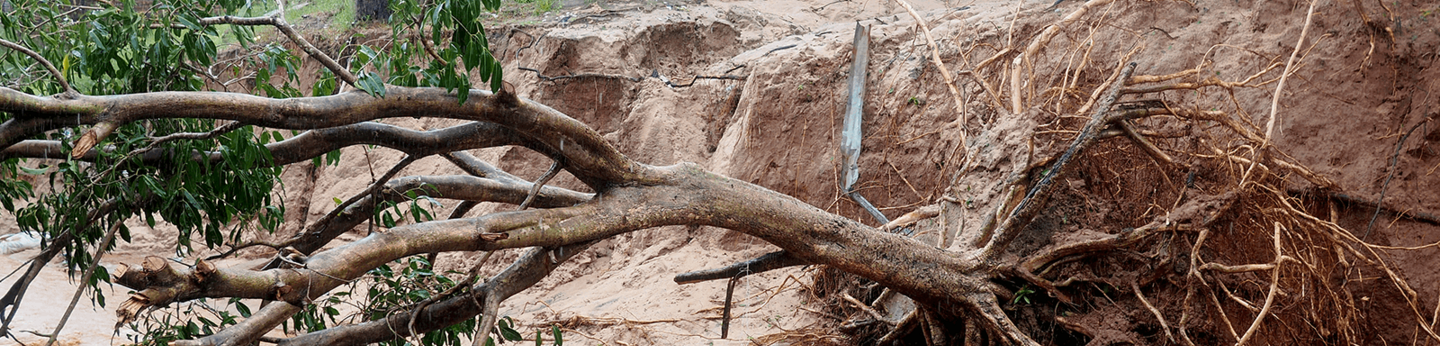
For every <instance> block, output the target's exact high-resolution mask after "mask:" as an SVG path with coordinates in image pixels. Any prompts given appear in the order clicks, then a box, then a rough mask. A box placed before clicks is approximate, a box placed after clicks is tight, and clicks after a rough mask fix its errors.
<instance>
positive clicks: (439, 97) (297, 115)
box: [0, 86, 654, 188]
mask: <svg viewBox="0 0 1440 346" xmlns="http://www.w3.org/2000/svg"><path fill="white" fill-rule="evenodd" d="M387 90H388V91H387V93H386V95H385V97H383V98H375V97H371V96H369V95H367V94H365V93H364V92H360V91H354V92H348V93H342V94H338V95H333V96H323V97H302V98H291V99H270V98H264V97H259V96H253V95H246V94H235V93H218V92H156V93H144V94H128V95H113V96H78V97H75V98H74V99H58V98H53V97H38V96H33V95H29V94H25V93H21V92H18V91H15V90H12V89H8V88H0V111H5V112H11V113H14V114H16V116H17V120H18V119H26V118H45V119H57V118H67V119H76V120H77V121H76V122H77V123H81V124H95V123H101V122H105V123H114V124H123V123H126V122H131V121H137V120H145V119H159V118H199V119H226V120H234V121H241V122H245V123H248V124H255V125H260V126H265V127H271V128H281V129H317V128H325V127H336V126H344V125H349V124H353V123H358V122H364V121H369V120H375V119H382V118H394V117H438V118H450V119H463V120H476V121H486V122H493V123H497V124H499V125H501V126H505V127H507V128H510V129H513V130H515V131H517V132H519V133H520V134H522V135H524V136H525V137H527V138H530V139H531V140H532V141H534V142H533V144H534V145H537V146H538V147H532V149H536V150H538V151H541V152H546V153H555V154H557V155H560V156H563V157H564V158H565V160H566V161H565V162H566V168H567V170H569V171H570V172H571V173H573V174H574V175H575V176H576V178H579V179H580V180H581V181H583V182H585V183H586V184H588V185H590V186H591V187H595V188H598V187H603V186H605V185H608V184H612V183H618V182H633V183H641V184H645V183H647V182H648V183H654V181H653V178H651V177H644V176H640V175H638V174H637V173H636V172H640V171H643V169H641V167H640V166H639V164H638V163H636V162H633V161H630V160H629V159H627V158H626V157H625V155H623V154H621V153H620V152H619V151H618V150H616V149H615V147H614V146H612V145H610V144H609V142H607V141H606V140H605V139H604V138H602V137H601V136H600V134H599V133H597V132H595V130H593V129H590V128H589V127H588V126H586V125H585V124H584V123H581V122H580V121H578V120H575V119H573V118H570V117H568V116H565V115H564V114H561V113H560V112H557V111H555V110H554V109H551V108H550V107H546V106H544V105H540V104H538V103H534V102H531V101H529V100H523V99H519V98H517V97H515V96H514V95H511V94H507V93H504V92H502V93H500V94H495V93H490V92H488V91H482V90H472V91H471V93H470V95H471V97H470V98H469V100H468V101H467V102H466V103H464V104H460V103H459V102H457V99H456V96H455V95H454V94H452V93H449V92H447V91H445V90H444V89H443V88H406V87H397V86H390V87H388V89H387ZM16 132H19V133H16ZM26 134H27V133H26V132H25V131H22V129H18V128H8V127H5V126H0V139H7V138H11V137H15V136H17V135H26ZM20 138H23V137H20ZM99 139H103V137H100V136H97V141H98V140H99ZM16 140H17V141H18V139H16ZM9 144H11V143H4V142H3V141H0V145H5V146H6V147H8V146H9Z"/></svg>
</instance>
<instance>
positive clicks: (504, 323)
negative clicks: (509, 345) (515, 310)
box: [497, 316, 525, 341]
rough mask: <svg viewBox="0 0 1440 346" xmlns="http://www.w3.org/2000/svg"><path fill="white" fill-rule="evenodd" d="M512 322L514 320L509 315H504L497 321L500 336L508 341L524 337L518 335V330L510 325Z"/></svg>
mask: <svg viewBox="0 0 1440 346" xmlns="http://www.w3.org/2000/svg"><path fill="white" fill-rule="evenodd" d="M513 323H514V320H512V319H510V316H505V318H503V319H501V320H500V323H497V324H499V325H500V336H501V337H504V338H505V340H510V341H520V340H524V339H525V337H523V336H520V332H519V331H516V330H515V328H513V327H511V325H512V324H513Z"/></svg>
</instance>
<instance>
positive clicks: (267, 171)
mask: <svg viewBox="0 0 1440 346" xmlns="http://www.w3.org/2000/svg"><path fill="white" fill-rule="evenodd" d="M261 2H262V1H253V0H198V1H196V0H159V1H154V2H153V3H148V2H147V3H139V2H137V1H135V0H117V1H113V2H95V3H93V4H89V2H86V3H87V5H85V6H77V3H78V1H74V0H72V1H65V0H62V1H53V0H11V1H10V3H11V4H12V5H13V8H14V11H13V12H10V13H7V14H6V15H3V16H0V39H5V40H9V41H12V42H15V43H17V44H20V45H22V46H26V47H29V48H31V49H33V50H35V51H36V52H38V53H39V54H40V55H41V56H43V57H45V58H46V59H47V60H49V61H51V62H54V64H55V65H56V67H57V68H58V69H59V70H60V71H61V74H62V75H63V76H64V77H65V79H66V80H68V81H70V83H71V84H72V85H73V86H74V88H75V89H76V90H77V91H79V92H80V93H83V94H89V95H110V94H128V93H143V92H156V91H204V90H208V89H212V88H220V87H222V86H224V85H225V84H226V82H224V81H222V80H221V79H225V78H233V79H234V80H244V79H253V92H254V93H256V94H259V95H262V96H265V97H270V98H291V97H300V96H305V95H306V93H305V91H304V89H305V88H308V89H309V95H311V96H325V95H332V94H334V93H336V92H338V91H340V90H341V86H340V85H339V84H340V83H342V82H341V81H339V79H338V78H337V77H336V75H335V73H332V72H331V71H328V70H321V71H320V72H318V73H319V74H318V75H317V76H300V75H297V73H299V72H300V71H301V69H300V67H301V61H302V57H301V55H299V54H302V53H300V52H297V51H292V50H289V49H287V48H285V46H284V45H282V44H280V43H279V42H276V41H275V40H277V39H283V36H281V35H277V34H273V33H274V31H273V30H270V29H266V28H252V27H246V26H238V25H230V26H210V25H204V23H205V21H204V18H207V17H214V16H220V15H238V16H253V15H257V12H260V13H263V12H264V11H257V8H264V7H265V6H273V4H264V3H261ZM499 6H500V2H499V0H482V1H478V2H476V1H467V0H443V1H426V0H420V1H414V0H395V1H391V7H392V10H394V15H393V16H392V18H394V19H393V20H392V21H391V28H392V30H393V33H394V35H393V36H392V37H396V38H398V39H396V40H395V41H393V42H386V43H384V44H382V45H379V46H370V45H361V46H359V47H358V48H357V49H356V50H355V51H354V52H355V53H354V55H353V56H350V57H348V59H349V61H348V65H349V66H348V67H349V68H350V69H351V71H350V72H351V73H353V74H355V75H356V76H358V77H359V82H358V83H356V84H357V85H356V86H355V87H356V88H358V89H361V90H363V91H365V92H367V93H369V94H371V95H372V96H374V97H384V96H385V94H386V93H385V91H386V85H401V86H437V87H444V88H446V89H447V90H449V91H452V92H455V93H456V94H457V95H458V96H459V99H460V102H461V103H464V102H466V100H467V99H468V96H469V93H470V90H471V88H472V85H471V76H476V77H478V78H479V79H478V80H479V82H481V83H488V84H489V86H490V88H491V89H492V90H494V89H499V88H500V85H501V79H502V69H501V66H500V63H499V61H498V60H497V59H496V57H494V56H493V55H492V53H491V51H490V49H489V39H488V38H487V36H486V32H485V28H484V27H483V26H482V25H481V21H482V19H484V18H486V16H487V15H488V14H487V12H488V11H495V10H497V9H498V8H499ZM266 33H271V35H270V36H266ZM257 35H259V36H257ZM266 42H269V43H266ZM369 42H373V41H369ZM231 43H233V44H235V45H231ZM427 47H432V48H427ZM224 50H230V52H227V53H226V55H225V56H226V57H227V58H225V59H221V58H220V57H221V53H220V52H221V51H224ZM237 55H238V56H239V57H238V58H234V56H237ZM217 70H218V71H219V72H215V71H217ZM247 71H253V74H247V73H250V72H247ZM217 73H218V75H217ZM221 76H224V77H223V78H221ZM302 77H305V78H306V79H311V78H313V80H314V82H313V83H310V85H302V84H301V82H300V81H301V80H302ZM0 85H3V86H5V87H8V88H12V89H15V90H18V91H20V92H25V93H30V94H34V95H54V94H58V93H61V92H63V91H64V90H63V89H62V87H61V85H60V84H59V83H58V82H56V80H55V79H54V78H51V76H49V75H47V72H46V70H45V69H43V68H40V67H39V64H38V63H37V62H36V61H34V60H32V59H31V58H30V57H28V56H26V55H24V54H19V53H17V52H15V51H11V50H8V49H0ZM16 116H17V115H16V114H10V113H5V112H0V122H3V121H6V120H11V119H13V118H15V117H16ZM225 125H227V124H224V123H222V122H219V121H215V120H208V119H157V120H144V121H138V122H133V123H127V124H123V125H121V126H120V127H119V128H118V129H117V130H116V131H115V132H114V133H113V134H111V135H109V136H107V137H105V138H106V141H105V142H103V143H101V144H100V145H99V146H97V147H96V150H95V153H96V156H95V157H94V158H93V159H90V160H75V159H70V158H68V155H67V157H66V158H56V159H47V160H38V161H22V160H21V159H6V160H0V207H3V208H5V210H6V211H7V212H9V213H13V214H14V215H15V216H16V219H17V221H18V223H19V226H20V228H21V229H22V230H26V231H33V232H37V233H39V234H42V235H43V239H44V244H45V246H47V247H58V248H60V249H63V250H62V252H61V253H62V254H63V255H64V258H65V262H66V263H67V264H68V266H69V269H70V270H71V272H72V273H79V270H83V269H84V267H85V266H87V265H89V264H90V263H91V262H92V254H93V250H92V249H93V248H94V247H95V246H96V243H97V242H99V241H100V239H101V238H103V235H104V234H105V230H107V229H109V227H111V226H115V227H118V234H119V236H120V238H121V239H122V240H125V241H129V240H130V237H131V234H130V230H129V228H128V227H127V226H126V225H125V224H124V222H125V221H127V220H132V219H140V220H143V221H144V222H145V223H146V224H147V225H149V226H151V227H154V226H156V225H158V224H160V223H168V224H171V225H173V226H175V227H176V228H177V229H178V232H177V233H176V237H177V239H178V244H177V246H176V248H175V253H176V255H179V256H186V255H189V254H192V253H194V252H195V251H197V249H195V248H194V245H195V244H200V245H202V246H203V247H204V248H205V249H215V248H223V247H225V246H234V245H237V244H240V243H244V242H245V241H247V240H248V239H246V237H247V235H249V234H254V233H255V232H254V231H255V230H263V231H269V232H273V231H274V230H276V229H277V228H278V227H279V226H280V224H281V222H282V221H283V220H284V213H285V207H284V205H283V204H281V203H279V201H276V200H274V199H273V197H272V191H274V190H275V187H277V184H278V183H279V177H280V173H281V167H278V166H276V165H274V163H273V160H272V158H271V155H270V152H269V151H268V150H266V148H265V145H266V144H268V143H272V142H275V141H281V140H284V139H285V138H286V133H282V132H281V131H274V130H270V129H264V128H257V127H254V126H235V127H234V128H233V129H231V130H229V131H227V132H215V133H208V132H210V131H212V130H215V129H217V128H221V127H223V126H225ZM82 133H84V128H65V129H61V130H58V131H50V132H46V133H41V134H38V135H36V136H34V137H33V138H31V139H48V140H56V141H59V142H60V143H62V146H63V150H64V152H66V153H68V152H69V151H71V150H72V147H71V145H72V143H73V142H75V141H76V140H78V138H79V137H80V135H81V134H82ZM181 133H189V134H205V133H208V135H207V136H204V139H182V140H161V138H165V137H166V136H168V135H173V134H181ZM296 134H297V133H296V132H289V135H290V136H294V135H296ZM154 153H164V155H161V156H162V157H161V159H160V160H154V156H155V155H146V154H154ZM147 156H149V159H143V160H142V158H145V157H147ZM207 156H215V157H219V159H218V160H204V159H200V158H204V157H207ZM321 161H322V158H321V157H315V158H314V163H316V164H317V165H318V164H320V163H321ZM323 161H324V162H325V163H328V164H337V163H338V162H339V151H338V150H337V151H333V152H331V153H329V154H326V155H325V157H324V158H323ZM37 182H41V183H44V184H48V186H49V188H50V190H51V191H52V192H50V193H47V194H43V195H40V196H36V193H35V191H36V188H35V183H37ZM408 196H409V197H410V198H411V202H409V204H408V206H402V205H401V204H396V203H391V204H387V205H386V206H385V207H384V208H378V209H377V210H379V211H378V212H377V214H376V219H377V221H379V222H381V223H384V224H385V225H386V226H387V227H389V226H394V224H395V223H396V222H400V221H401V220H403V219H405V218H406V217H409V218H412V219H414V220H415V221H416V222H420V221H423V220H431V219H433V218H434V215H433V213H432V210H433V209H431V207H433V206H437V205H438V202H435V201H434V200H431V199H428V198H424V197H417V195H416V194H415V193H414V192H413V191H412V192H409V194H408ZM20 201H29V202H28V204H27V203H17V202H20ZM62 240H64V241H62ZM112 246H113V244H112ZM395 265H399V266H400V268H401V269H400V270H399V271H398V272H396V271H392V270H391V269H390V267H389V266H387V267H383V268H380V269H376V271H374V272H372V277H374V278H375V281H374V285H372V286H370V287H369V288H368V289H367V291H369V292H368V293H369V294H368V295H367V299H368V300H367V301H366V304H367V305H366V308H365V309H364V311H366V312H367V313H368V314H369V315H368V316H365V318H366V319H373V318H378V317H383V316H384V314H385V313H389V312H393V311H395V310H396V309H402V308H407V307H411V306H412V305H413V304H414V303H416V302H419V301H421V300H424V299H426V298H428V295H429V294H430V292H431V291H430V290H432V289H436V288H437V287H439V288H441V289H443V288H444V287H449V286H453V285H455V283H454V282H452V281H451V280H450V279H448V278H446V277H445V276H444V275H440V274H437V273H434V272H432V271H431V270H432V269H431V265H430V263H428V262H426V261H425V260H424V259H418V258H412V259H409V260H401V261H397V263H395ZM82 280H84V281H85V282H86V283H87V284H88V285H89V286H90V287H91V291H92V292H94V295H93V297H94V298H93V299H94V300H95V301H96V302H97V303H99V304H101V305H104V299H105V298H104V296H103V295H100V293H99V285H100V284H101V283H107V282H109V280H110V278H109V273H108V272H107V271H105V270H104V268H103V267H101V268H97V270H96V274H95V275H94V276H93V277H91V278H82ZM348 294H349V293H348V292H337V293H335V294H333V295H331V296H329V297H328V298H326V299H322V300H320V301H318V302H317V304H312V305H309V306H307V307H306V308H305V311H304V312H302V313H300V314H297V315H296V316H295V318H294V319H293V320H292V321H291V323H290V324H289V325H288V327H291V328H294V329H296V330H303V331H313V330H319V329H323V328H325V327H327V326H333V325H335V324H336V323H337V316H339V311H338V310H337V309H335V307H334V306H335V305H336V304H339V303H340V301H341V298H342V297H345V296H346V295H348ZM195 304H200V305H199V306H204V307H205V308H204V309H205V310H209V311H218V312H216V313H214V314H212V315H210V316H209V317H193V318H187V317H186V316H195V315H194V314H191V312H193V311H192V310H193V309H195V307H194V306H189V307H187V308H186V309H187V310H185V311H180V310H178V308H177V310H176V311H175V313H165V314H162V315H163V317H161V318H157V319H151V320H147V321H144V322H143V323H141V324H138V325H136V326H135V328H136V329H137V330H139V331H141V332H142V335H143V339H137V340H135V341H136V342H137V343H143V344H163V343H165V342H167V341H170V340H176V339H185V338H193V337H197V336H203V335H208V334H211V333H213V332H214V331H215V330H218V328H219V327H223V326H226V325H231V324H233V323H234V320H235V317H236V316H248V315H249V308H248V307H246V306H245V305H244V304H240V302H239V301H236V300H231V301H230V302H229V303H228V304H227V305H228V306H232V308H233V309H235V310H234V311H238V315H234V314H232V313H231V312H229V311H232V310H229V309H231V308H227V309H220V310H215V309H210V308H209V307H208V305H205V304H206V303H205V302H204V301H199V302H197V303H195ZM474 324H475V321H470V322H467V323H464V324H460V325H455V326H451V327H449V328H446V329H442V330H438V331H435V332H431V333H429V334H427V335H426V336H425V337H424V338H423V340H424V342H425V343H427V344H457V343H458V342H459V340H461V337H462V336H465V335H470V334H473V329H474ZM400 343H403V341H397V342H396V344H400Z"/></svg>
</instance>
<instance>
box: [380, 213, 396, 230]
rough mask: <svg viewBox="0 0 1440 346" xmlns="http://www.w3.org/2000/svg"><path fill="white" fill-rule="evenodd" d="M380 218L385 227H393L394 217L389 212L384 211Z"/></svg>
mask: <svg viewBox="0 0 1440 346" xmlns="http://www.w3.org/2000/svg"><path fill="white" fill-rule="evenodd" d="M380 219H381V220H382V221H383V224H384V225H385V228H395V217H394V216H392V215H391V214H390V212H388V211H387V212H385V214H384V215H381V216H380Z"/></svg>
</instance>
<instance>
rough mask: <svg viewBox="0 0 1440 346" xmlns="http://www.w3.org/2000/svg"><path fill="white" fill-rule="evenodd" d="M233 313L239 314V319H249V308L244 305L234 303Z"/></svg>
mask: <svg viewBox="0 0 1440 346" xmlns="http://www.w3.org/2000/svg"><path fill="white" fill-rule="evenodd" d="M235 311H239V312H240V317H244V318H250V307H249V306H246V305H245V303H240V302H235Z"/></svg>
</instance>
